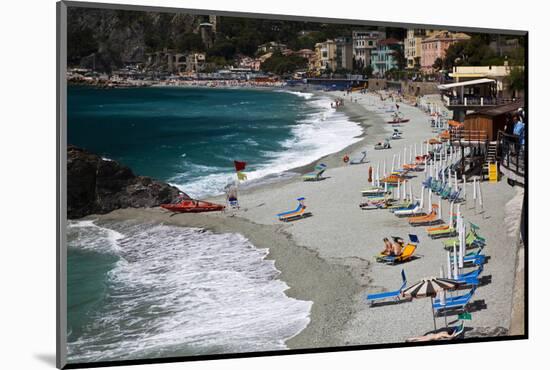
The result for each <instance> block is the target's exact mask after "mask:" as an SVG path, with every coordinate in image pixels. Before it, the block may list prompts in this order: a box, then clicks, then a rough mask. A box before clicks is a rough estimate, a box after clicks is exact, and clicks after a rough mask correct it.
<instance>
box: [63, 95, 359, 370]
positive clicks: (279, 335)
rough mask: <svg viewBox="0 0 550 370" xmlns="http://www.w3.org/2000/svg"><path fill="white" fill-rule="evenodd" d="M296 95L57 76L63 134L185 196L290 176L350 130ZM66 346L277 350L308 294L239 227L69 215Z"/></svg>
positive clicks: (128, 355)
mask: <svg viewBox="0 0 550 370" xmlns="http://www.w3.org/2000/svg"><path fill="white" fill-rule="evenodd" d="M330 103H331V99H329V98H327V97H317V96H313V95H312V94H308V93H294V92H293V93H289V92H284V91H256V90H230V89H201V88H139V89H112V90H99V89H93V88H85V87H69V91H68V142H69V143H70V144H75V145H78V146H81V147H83V148H86V149H88V150H90V151H92V152H95V153H97V154H99V155H101V156H103V157H106V158H110V159H115V160H117V161H120V162H121V163H123V164H125V165H127V166H129V167H130V168H132V170H133V171H134V172H135V173H136V174H139V175H145V176H152V177H155V178H158V179H161V180H164V181H168V182H170V183H172V184H174V185H176V186H178V187H179V188H181V189H182V190H183V191H185V192H187V193H188V194H189V195H191V196H194V197H205V196H209V195H214V194H219V193H220V192H222V191H223V189H224V187H225V185H227V184H228V183H229V182H232V181H234V178H235V172H234V169H233V160H241V161H246V162H248V166H247V168H246V171H245V172H246V173H247V175H248V178H249V180H250V181H249V182H245V184H246V183H250V182H255V181H256V182H261V181H267V179H269V180H270V181H271V180H272V179H275V180H276V179H278V178H280V177H285V176H292V173H291V172H289V170H290V169H292V168H294V167H298V166H302V165H305V164H308V163H310V162H311V161H313V160H315V159H317V158H320V157H321V156H323V155H326V154H329V153H332V152H336V151H338V150H341V149H342V148H344V147H345V146H347V145H349V144H351V143H353V142H355V141H357V140H358V139H357V136H358V135H360V134H361V129H360V128H359V127H358V126H357V125H356V124H355V123H352V122H350V121H349V120H348V118H347V117H346V116H345V115H344V114H342V113H340V112H336V111H335V110H334V109H332V108H331V107H330ZM67 238H68V259H67V270H68V285H67V289H68V296H67V300H68V333H67V334H68V358H69V361H70V362H90V361H101V360H122V359H137V358H148V357H164V356H188V355H197V354H215V353H231V352H252V351H268V350H279V349H285V348H286V346H285V344H284V342H285V340H286V339H288V338H290V337H292V336H294V335H296V334H298V333H299V332H300V331H302V330H303V329H304V328H305V327H306V325H307V323H308V322H309V312H310V309H311V302H305V301H299V300H295V299H291V298H289V297H287V296H286V295H285V293H284V292H285V290H286V289H288V286H287V285H286V284H285V283H284V282H282V281H280V280H279V279H278V278H277V277H278V274H279V272H278V271H277V270H276V269H275V266H274V262H273V261H266V260H264V258H265V256H266V255H267V253H268V252H267V250H263V249H257V248H255V247H254V246H253V245H251V244H250V243H249V242H248V241H247V240H246V239H245V238H244V237H243V236H242V235H239V234H235V233H226V234H214V233H211V232H208V231H204V230H198V229H190V228H183V227H175V226H166V225H152V224H131V223H123V222H102V223H97V222H94V221H91V220H86V221H71V222H70V223H69V227H68V230H67Z"/></svg>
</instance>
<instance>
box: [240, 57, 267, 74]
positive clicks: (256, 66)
mask: <svg viewBox="0 0 550 370" xmlns="http://www.w3.org/2000/svg"><path fill="white" fill-rule="evenodd" d="M238 66H239V68H242V69H250V70H251V71H259V70H260V67H261V66H262V62H261V60H260V59H258V58H251V57H247V56H242V57H240V58H239V60H238Z"/></svg>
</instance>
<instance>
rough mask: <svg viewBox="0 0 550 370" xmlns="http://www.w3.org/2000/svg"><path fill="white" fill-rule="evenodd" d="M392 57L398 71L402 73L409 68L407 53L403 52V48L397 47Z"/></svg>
mask: <svg viewBox="0 0 550 370" xmlns="http://www.w3.org/2000/svg"><path fill="white" fill-rule="evenodd" d="M392 57H393V59H394V60H395V63H396V64H397V69H398V70H400V71H402V70H403V69H405V67H406V66H407V58H405V53H404V51H403V48H401V47H396V48H394V50H393V52H392Z"/></svg>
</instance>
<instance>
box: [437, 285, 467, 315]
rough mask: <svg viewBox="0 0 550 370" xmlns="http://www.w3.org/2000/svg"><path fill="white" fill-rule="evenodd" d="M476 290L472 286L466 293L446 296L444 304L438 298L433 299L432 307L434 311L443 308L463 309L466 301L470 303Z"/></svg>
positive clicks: (443, 309) (442, 309)
mask: <svg viewBox="0 0 550 370" xmlns="http://www.w3.org/2000/svg"><path fill="white" fill-rule="evenodd" d="M475 292H476V287H473V288H472V289H471V290H470V291H469V292H468V293H467V294H464V295H460V296H456V297H446V298H445V304H442V303H441V300H440V299H439V298H436V299H435V300H434V304H433V309H434V310H435V312H436V313H438V312H440V311H445V310H459V309H460V310H463V309H464V308H465V307H466V305H467V304H468V303H470V301H471V299H472V297H473V296H474V293H475Z"/></svg>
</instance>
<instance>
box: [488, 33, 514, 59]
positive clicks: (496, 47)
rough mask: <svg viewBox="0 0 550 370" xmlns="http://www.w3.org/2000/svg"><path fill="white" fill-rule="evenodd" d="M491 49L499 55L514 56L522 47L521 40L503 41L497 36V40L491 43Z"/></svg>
mask: <svg viewBox="0 0 550 370" xmlns="http://www.w3.org/2000/svg"><path fill="white" fill-rule="evenodd" d="M489 47H490V48H491V49H492V50H493V51H494V52H495V53H496V54H497V55H498V56H505V55H510V54H512V53H513V52H514V51H515V50H517V49H518V48H519V47H520V43H519V39H507V40H505V39H502V38H501V36H500V35H497V39H496V40H494V41H491V42H490V43H489Z"/></svg>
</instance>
